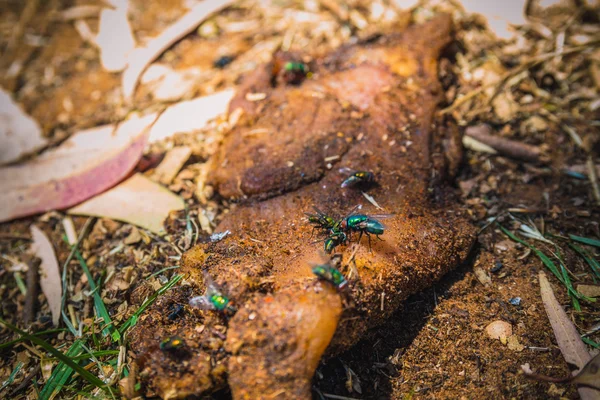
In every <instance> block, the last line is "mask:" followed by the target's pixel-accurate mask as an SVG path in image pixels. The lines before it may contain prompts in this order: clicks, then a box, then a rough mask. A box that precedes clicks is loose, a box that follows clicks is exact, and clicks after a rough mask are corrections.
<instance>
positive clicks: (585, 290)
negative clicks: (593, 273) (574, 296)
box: [577, 285, 600, 297]
mask: <svg viewBox="0 0 600 400" xmlns="http://www.w3.org/2000/svg"><path fill="white" fill-rule="evenodd" d="M577 291H578V292H579V293H581V294H582V295H584V296H586V297H600V286H599V285H577Z"/></svg>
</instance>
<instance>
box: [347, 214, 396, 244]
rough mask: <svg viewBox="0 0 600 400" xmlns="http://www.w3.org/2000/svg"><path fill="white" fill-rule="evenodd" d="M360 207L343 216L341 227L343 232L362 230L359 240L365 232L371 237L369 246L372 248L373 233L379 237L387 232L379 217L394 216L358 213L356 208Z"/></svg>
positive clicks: (389, 215) (390, 215) (391, 215)
mask: <svg viewBox="0 0 600 400" xmlns="http://www.w3.org/2000/svg"><path fill="white" fill-rule="evenodd" d="M359 208H360V207H359V206H356V207H354V209H353V210H352V211H350V213H349V214H348V215H347V216H346V217H344V218H342V220H341V222H340V223H339V229H340V230H341V231H343V232H348V233H352V232H360V236H359V237H358V241H359V242H360V239H361V238H362V235H363V234H365V235H367V237H368V238H369V248H371V235H375V236H376V237H377V238H378V239H379V235H383V233H384V232H385V226H384V225H383V224H382V223H381V222H379V221H378V220H379V219H384V218H390V217H393V216H394V215H393V214H377V215H365V214H356V210H358V209H359Z"/></svg>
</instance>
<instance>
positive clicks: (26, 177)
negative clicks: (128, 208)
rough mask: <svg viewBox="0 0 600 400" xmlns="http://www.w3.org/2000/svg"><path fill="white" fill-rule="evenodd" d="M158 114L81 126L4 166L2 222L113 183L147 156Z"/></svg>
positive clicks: (68, 201) (0, 192)
mask: <svg viewBox="0 0 600 400" xmlns="http://www.w3.org/2000/svg"><path fill="white" fill-rule="evenodd" d="M155 119H156V115H149V116H146V117H142V118H132V119H130V120H127V121H125V122H123V123H121V124H120V125H118V126H115V125H107V126H102V127H97V128H92V129H88V130H85V131H81V132H78V133H76V134H74V135H73V136H71V138H69V140H67V141H65V142H64V143H63V144H62V145H61V146H59V147H57V148H56V149H53V150H51V151H48V152H46V153H44V154H42V155H41V156H39V157H37V158H35V159H33V160H31V161H30V162H26V163H24V164H21V165H16V166H9V167H4V168H0V189H1V190H0V222H4V221H9V220H11V219H14V218H19V217H24V216H27V215H32V214H36V213H40V212H45V211H50V210H57V209H64V208H67V207H71V206H73V205H75V204H78V203H80V202H82V201H84V200H87V199H89V198H90V197H92V196H94V195H96V194H98V193H100V192H103V191H104V190H106V189H108V188H110V187H112V186H114V185H115V184H116V183H118V182H120V181H121V180H122V179H123V178H125V177H126V176H127V174H129V172H130V171H131V170H132V169H133V168H134V167H135V165H136V164H137V162H138V160H139V159H140V157H141V156H142V152H143V150H144V147H145V145H146V143H147V138H148V133H149V128H150V127H151V126H152V123H153V122H154V120H155Z"/></svg>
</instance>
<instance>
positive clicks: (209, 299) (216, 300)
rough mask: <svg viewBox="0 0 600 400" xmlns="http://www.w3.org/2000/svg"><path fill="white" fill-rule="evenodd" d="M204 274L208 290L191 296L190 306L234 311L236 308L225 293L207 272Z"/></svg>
mask: <svg viewBox="0 0 600 400" xmlns="http://www.w3.org/2000/svg"><path fill="white" fill-rule="evenodd" d="M203 274H204V282H205V283H206V292H205V293H204V295H202V296H196V297H193V298H191V299H190V306H192V307H194V308H199V309H201V310H214V311H221V312H228V313H234V312H235V311H236V309H235V307H233V306H232V305H231V304H230V300H229V298H228V297H227V296H226V295H225V294H223V292H222V291H221V290H220V289H219V287H218V286H217V285H216V284H215V283H214V282H213V280H212V278H211V277H210V276H209V275H208V274H207V273H205V272H203Z"/></svg>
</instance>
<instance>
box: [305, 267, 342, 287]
mask: <svg viewBox="0 0 600 400" xmlns="http://www.w3.org/2000/svg"><path fill="white" fill-rule="evenodd" d="M312 272H313V274H315V275H316V276H317V277H318V278H319V279H322V280H324V281H327V282H329V283H331V284H332V285H333V286H335V287H336V288H338V289H343V288H344V287H345V286H346V285H347V284H348V281H347V280H346V278H345V277H344V275H342V273H341V272H340V271H338V269H337V268H335V267H333V266H331V265H329V264H318V265H315V266H314V267H313V269H312Z"/></svg>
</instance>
